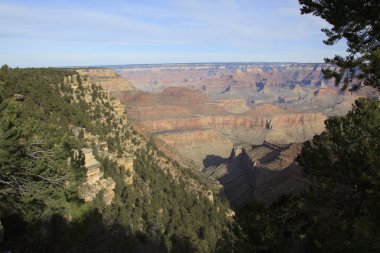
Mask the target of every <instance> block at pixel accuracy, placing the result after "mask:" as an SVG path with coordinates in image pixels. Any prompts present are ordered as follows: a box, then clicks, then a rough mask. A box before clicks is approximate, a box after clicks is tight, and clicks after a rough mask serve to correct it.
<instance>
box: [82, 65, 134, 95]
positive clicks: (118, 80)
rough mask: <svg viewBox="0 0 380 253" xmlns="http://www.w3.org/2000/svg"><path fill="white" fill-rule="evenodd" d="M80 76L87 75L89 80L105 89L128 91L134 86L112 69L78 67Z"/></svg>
mask: <svg viewBox="0 0 380 253" xmlns="http://www.w3.org/2000/svg"><path fill="white" fill-rule="evenodd" d="M77 72H78V73H79V74H80V75H82V76H87V77H88V79H89V81H91V82H93V83H95V84H97V85H101V86H102V88H103V89H105V90H107V91H129V90H135V89H136V88H135V87H134V86H133V85H132V84H131V83H130V82H129V81H128V80H126V79H125V78H122V77H121V76H120V75H118V74H117V73H116V72H115V71H114V70H112V69H78V70H77Z"/></svg>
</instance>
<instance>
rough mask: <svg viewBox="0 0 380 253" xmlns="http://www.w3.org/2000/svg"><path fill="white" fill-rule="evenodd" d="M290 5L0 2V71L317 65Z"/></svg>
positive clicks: (337, 50) (244, 0) (226, 0)
mask: <svg viewBox="0 0 380 253" xmlns="http://www.w3.org/2000/svg"><path fill="white" fill-rule="evenodd" d="M299 9H300V6H299V3H298V1H297V0H156V1H154V0H65V1H63V0H0V65H3V64H8V65H10V66H12V67H39V66H44V67H46V66H51V67H58V66H95V65H118V64H144V63H190V62H199V63H201V62H323V58H325V57H331V56H333V55H335V54H344V52H345V44H344V42H342V43H339V44H337V45H335V46H333V47H331V46H326V45H324V44H323V42H322V41H323V39H325V35H324V34H323V33H322V32H321V31H320V30H321V28H324V27H329V26H328V24H327V23H326V22H325V21H324V20H322V19H320V18H318V17H314V16H312V15H301V14H300V10H299Z"/></svg>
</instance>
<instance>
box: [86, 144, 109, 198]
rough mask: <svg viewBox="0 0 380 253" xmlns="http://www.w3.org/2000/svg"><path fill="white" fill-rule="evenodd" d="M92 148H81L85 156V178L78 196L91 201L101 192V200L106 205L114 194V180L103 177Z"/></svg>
mask: <svg viewBox="0 0 380 253" xmlns="http://www.w3.org/2000/svg"><path fill="white" fill-rule="evenodd" d="M92 152H93V150H92V149H89V148H84V149H82V153H83V155H84V157H85V161H84V162H85V164H84V167H85V168H86V174H87V178H86V181H85V182H84V183H83V184H82V186H81V187H80V189H79V196H80V197H81V198H82V199H84V200H85V201H92V200H94V199H95V197H96V196H97V195H98V194H99V193H100V192H102V193H103V200H104V203H105V204H106V205H110V204H111V203H112V200H113V198H114V196H115V192H114V191H113V190H114V189H115V185H116V183H115V181H114V180H113V179H112V178H110V177H108V178H103V172H102V171H101V169H100V166H101V165H100V163H99V162H98V161H97V160H96V159H95V157H94V155H93V153H92Z"/></svg>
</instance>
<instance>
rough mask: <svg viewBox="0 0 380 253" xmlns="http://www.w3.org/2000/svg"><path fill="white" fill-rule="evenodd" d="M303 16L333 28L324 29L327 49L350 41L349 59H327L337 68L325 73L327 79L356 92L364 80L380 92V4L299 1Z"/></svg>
mask: <svg viewBox="0 0 380 253" xmlns="http://www.w3.org/2000/svg"><path fill="white" fill-rule="evenodd" d="M299 2H300V4H301V5H302V8H301V13H302V14H308V13H312V14H313V15H315V16H319V17H321V18H323V19H324V20H326V21H327V22H328V23H329V24H331V25H332V28H330V29H328V28H325V29H322V31H323V32H324V33H325V34H326V36H327V39H326V40H325V41H324V43H325V44H327V45H334V44H335V43H337V42H338V41H339V40H341V39H343V38H344V39H346V41H347V47H348V48H347V52H348V56H346V57H342V56H338V55H337V56H335V57H334V58H333V59H326V62H327V63H333V64H335V65H336V66H337V67H338V69H337V70H336V71H331V70H325V75H326V77H335V78H336V81H337V83H339V82H340V81H341V80H343V81H344V83H345V84H346V85H347V84H349V83H350V82H351V81H353V80H355V79H356V80H358V81H356V83H354V85H355V86H354V88H355V87H358V85H359V84H360V81H361V80H364V83H365V85H370V86H373V87H376V88H380V67H379V66H380V16H379V13H380V1H378V0H299Z"/></svg>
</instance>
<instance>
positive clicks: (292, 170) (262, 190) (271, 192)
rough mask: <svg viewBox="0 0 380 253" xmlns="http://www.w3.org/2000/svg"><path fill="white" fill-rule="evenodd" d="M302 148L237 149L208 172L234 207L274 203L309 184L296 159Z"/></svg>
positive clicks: (207, 169)
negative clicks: (257, 202) (262, 202)
mask: <svg viewBox="0 0 380 253" xmlns="http://www.w3.org/2000/svg"><path fill="white" fill-rule="evenodd" d="M301 146H302V145H301V144H297V143H296V144H290V145H273V144H271V143H268V142H264V144H262V145H259V146H249V145H246V146H235V147H234V148H233V150H232V152H231V156H230V158H228V159H225V160H224V161H223V162H222V163H221V164H220V165H219V166H211V167H208V168H206V169H205V170H206V171H207V173H209V174H210V175H212V176H214V177H215V178H217V179H218V180H219V181H220V182H221V183H222V185H223V187H224V191H225V193H226V195H227V197H228V198H229V199H230V200H231V202H232V204H233V205H235V206H240V205H242V204H244V203H245V202H247V201H249V200H252V199H256V200H260V201H264V202H267V203H268V202H271V201H273V200H275V199H276V198H277V197H278V196H280V195H282V194H289V193H294V192H298V191H301V190H303V189H305V187H307V185H308V184H309V182H308V181H307V180H306V179H304V178H303V177H302V175H301V168H300V167H299V166H298V165H297V164H296V162H295V158H296V157H297V155H298V154H299V152H300V150H301Z"/></svg>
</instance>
